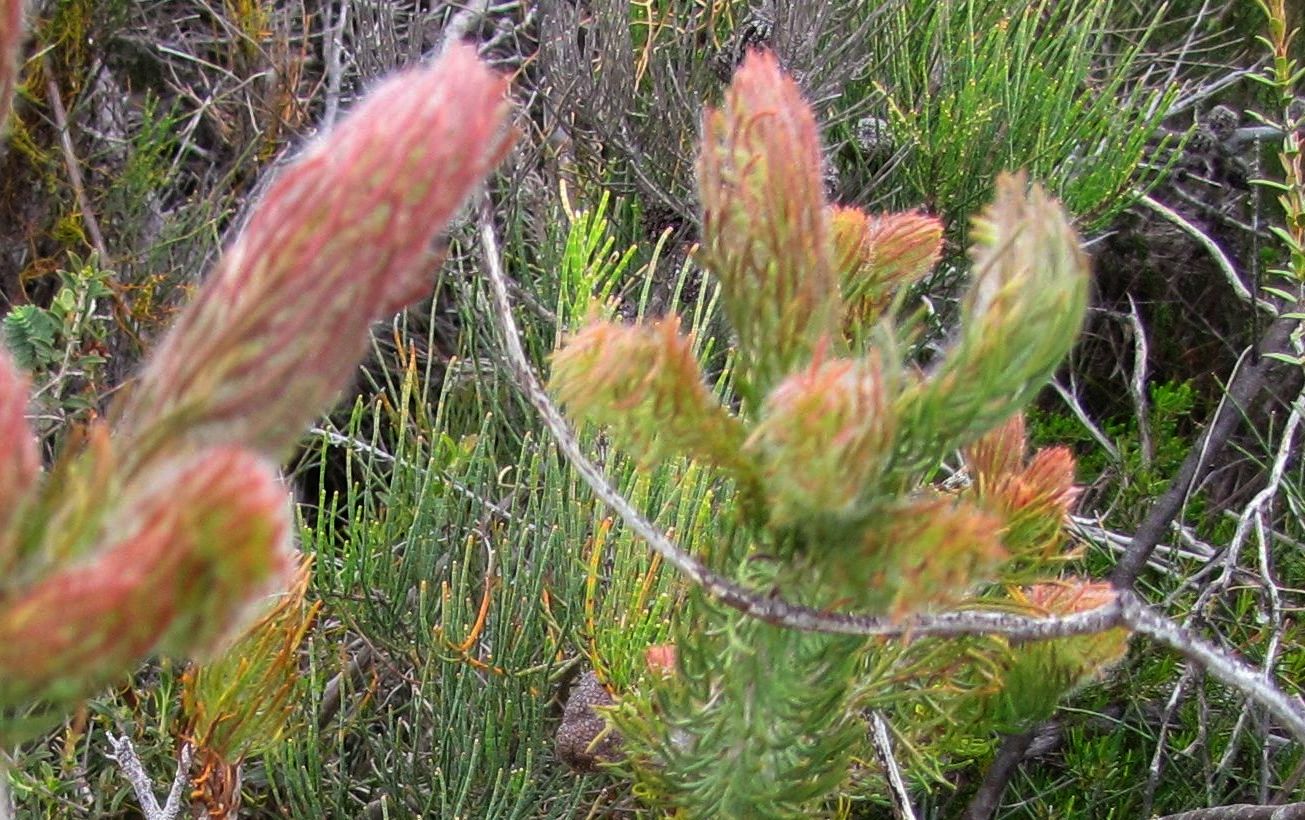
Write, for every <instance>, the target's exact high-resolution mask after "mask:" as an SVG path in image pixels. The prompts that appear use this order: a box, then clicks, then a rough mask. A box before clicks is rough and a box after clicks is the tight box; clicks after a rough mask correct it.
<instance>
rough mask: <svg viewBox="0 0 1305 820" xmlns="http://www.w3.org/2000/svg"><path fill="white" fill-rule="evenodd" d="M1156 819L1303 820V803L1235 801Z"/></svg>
mask: <svg viewBox="0 0 1305 820" xmlns="http://www.w3.org/2000/svg"><path fill="white" fill-rule="evenodd" d="M1156 820H1305V803H1290V804H1288V805H1285V806H1257V805H1255V804H1253V803H1236V804H1234V805H1231V806H1215V807H1214V808H1209V809H1195V810H1193V811H1184V812H1179V813H1178V814H1166V815H1165V816H1164V817H1158V818H1156Z"/></svg>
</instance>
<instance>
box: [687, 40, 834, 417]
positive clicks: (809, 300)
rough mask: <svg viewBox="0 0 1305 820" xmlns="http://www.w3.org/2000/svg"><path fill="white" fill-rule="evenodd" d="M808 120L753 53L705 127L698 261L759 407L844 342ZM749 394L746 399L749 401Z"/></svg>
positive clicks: (772, 65) (789, 86)
mask: <svg viewBox="0 0 1305 820" xmlns="http://www.w3.org/2000/svg"><path fill="white" fill-rule="evenodd" d="M820 168H821V166H820V138H819V132H818V131H817V129H816V121H815V117H814V115H813V114H812V113H811V108H810V106H808V105H807V104H806V102H805V101H803V99H802V95H801V92H800V91H799V90H798V87H797V84H796V83H794V82H793V80H791V79H790V78H788V77H786V76H784V74H783V72H781V71H780V68H779V63H778V61H776V59H775V56H774V55H773V54H770V53H769V52H762V51H754V52H752V53H750V54H749V55H748V56H747V58H746V59H745V60H744V61H743V65H742V67H740V68H739V70H738V73H736V74H735V75H734V81H733V82H732V83H731V84H730V87H729V90H728V91H727V92H726V94H725V105H724V107H723V108H722V109H720V110H718V111H710V110H709V111H708V112H707V113H706V115H705V116H704V118H703V137H702V155H701V158H700V160H699V162H698V189H699V195H700V198H701V200H702V255H703V260H704V262H705V263H706V264H707V266H708V267H709V268H710V269H711V271H712V273H714V274H715V275H716V277H717V278H718V279H719V280H720V282H721V286H722V288H723V293H724V305H725V310H726V312H727V314H728V315H729V318H730V322H731V323H732V324H733V325H734V329H735V330H736V331H737V332H738V336H739V345H740V348H741V350H742V353H743V356H742V357H741V362H740V367H741V375H742V377H743V379H744V382H745V383H744V384H743V385H742V386H741V387H742V388H743V390H744V392H745V398H747V399H748V400H749V401H750V402H759V400H760V397H761V395H763V394H764V393H765V392H766V391H767V390H768V389H769V388H770V387H772V386H773V385H774V383H775V382H777V381H778V380H779V379H780V378H782V377H783V375H784V374H785V373H788V372H789V371H791V370H792V369H793V368H794V367H797V366H801V365H802V364H804V363H805V361H806V360H808V359H809V358H810V356H811V355H812V354H813V353H814V351H815V349H816V347H817V346H818V345H819V344H820V343H821V341H820V340H821V339H822V338H831V337H833V336H834V335H835V334H836V332H837V322H838V281H837V279H836V278H835V275H834V270H833V260H832V254H833V245H832V239H831V235H830V226H829V219H830V216H829V213H828V210H827V209H826V207H825V195H824V185H823V178H822V175H821V170H820ZM747 394H750V395H747Z"/></svg>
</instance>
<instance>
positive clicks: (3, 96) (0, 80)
mask: <svg viewBox="0 0 1305 820" xmlns="http://www.w3.org/2000/svg"><path fill="white" fill-rule="evenodd" d="M22 44H23V0H0V134H3V133H4V131H5V120H7V119H8V118H9V107H10V105H11V104H12V102H13V98H14V86H15V85H17V82H18V80H17V77H18V54H19V47H20V46H21V45H22Z"/></svg>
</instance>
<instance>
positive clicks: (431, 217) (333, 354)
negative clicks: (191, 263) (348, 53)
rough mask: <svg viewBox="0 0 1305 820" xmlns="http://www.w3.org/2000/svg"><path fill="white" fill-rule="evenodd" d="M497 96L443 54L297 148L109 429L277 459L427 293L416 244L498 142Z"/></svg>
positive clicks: (499, 86) (462, 52)
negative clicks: (373, 329) (381, 334)
mask: <svg viewBox="0 0 1305 820" xmlns="http://www.w3.org/2000/svg"><path fill="white" fill-rule="evenodd" d="M505 86H506V81H505V80H504V79H503V78H501V77H499V76H497V75H496V74H495V73H493V72H492V71H490V70H489V69H488V68H487V67H486V66H484V65H483V64H482V63H481V62H480V61H479V60H478V59H477V58H476V56H475V52H474V50H473V49H471V48H470V47H464V46H459V47H455V48H453V49H450V50H449V51H448V52H447V53H446V54H445V56H444V57H442V58H441V59H440V60H439V61H438V62H436V63H435V64H434V65H433V66H431V67H429V68H422V69H418V70H415V71H409V72H406V73H403V74H400V75H399V76H396V77H394V78H392V79H390V80H388V81H387V82H385V83H383V84H382V85H380V86H379V87H378V88H376V89H375V90H374V91H373V92H372V93H371V94H370V95H368V97H367V99H366V100H365V101H363V102H362V103H360V104H359V105H358V106H357V108H355V109H354V110H353V112H352V113H351V114H350V115H349V116H348V117H347V118H346V119H345V120H344V121H343V122H342V123H341V124H340V125H339V126H338V127H337V128H335V129H334V130H333V131H331V132H330V133H329V134H327V135H326V136H325V137H323V138H322V139H319V140H318V141H317V142H316V143H314V144H313V145H311V146H310V147H309V148H308V150H307V151H305V152H304V154H303V155H302V156H301V157H300V158H299V159H298V161H297V162H295V163H294V165H292V166H291V167H290V168H288V169H287V170H286V171H285V172H284V173H283V174H282V175H281V177H280V178H279V179H278V180H277V181H276V182H275V183H273V185H272V187H271V188H270V189H269V191H268V192H267V195H266V196H265V198H264V199H263V201H262V203H261V204H260V205H259V206H258V208H257V210H256V211H255V213H254V215H253V217H252V218H251V220H250V222H249V224H248V226H247V227H246V228H245V230H244V231H243V233H242V234H241V235H240V237H239V238H238V239H237V240H236V242H235V244H234V245H232V247H231V248H230V249H228V251H227V252H226V254H225V255H224V256H223V257H222V259H221V261H220V262H219V263H218V266H217V268H216V269H215V270H214V271H213V272H212V274H211V275H210V276H209V278H208V280H207V281H206V282H205V284H204V287H203V289H202V290H201V292H200V294H199V296H198V298H197V300H196V302H195V304H193V305H191V306H190V308H189V309H187V310H186V311H185V312H184V313H183V314H182V316H181V318H180V320H179V321H178V322H177V324H176V325H175V326H174V327H173V328H172V330H171V332H170V333H169V334H168V336H167V337H166V338H165V339H164V341H163V342H162V344H161V345H160V346H159V349H158V351H157V353H156V355H155V356H154V358H153V360H152V361H151V363H150V365H149V366H148V368H147V369H146V370H145V372H144V374H143V375H142V377H141V382H140V384H139V385H138V388H137V390H136V391H135V394H134V396H133V397H132V399H131V400H130V401H129V403H128V406H127V407H126V409H125V410H124V412H123V414H122V417H121V418H122V425H121V427H120V430H119V432H121V433H125V434H127V435H128V436H129V437H131V438H132V439H133V443H134V444H135V445H136V449H137V452H139V451H140V450H141V449H142V448H143V449H144V451H145V452H146V453H147V454H149V453H153V452H155V451H156V450H157V448H159V447H160V446H165V445H166V444H167V443H168V442H170V441H172V440H174V439H177V438H180V437H184V438H185V439H186V440H188V441H190V442H192V443H196V442H197V443H201V444H213V443H219V442H234V443H240V444H243V445H247V446H249V447H252V448H253V449H255V450H258V451H259V452H262V453H265V454H268V455H270V456H273V457H278V458H279V457H281V456H283V455H284V453H285V451H286V450H287V449H288V448H289V447H290V446H291V445H292V444H293V443H294V441H295V439H296V438H297V437H298V435H299V434H300V432H301V430H302V429H303V428H304V427H305V426H306V425H307V424H308V423H309V421H310V420H311V419H312V418H313V417H314V416H315V415H316V414H318V413H320V412H321V411H322V410H324V409H325V408H326V407H327V406H328V405H329V403H330V402H331V400H332V399H333V398H334V397H335V395H336V394H337V393H338V392H339V391H340V390H341V389H342V388H343V387H345V386H346V385H347V384H348V382H349V380H350V379H351V378H352V377H353V374H354V371H355V368H356V367H357V365H358V363H359V361H360V360H361V359H362V357H363V354H364V353H365V350H366V344H367V331H368V327H369V326H370V325H371V323H372V322H374V321H376V320H378V319H380V318H383V317H385V316H388V315H390V314H392V313H393V312H394V311H396V310H398V309H399V308H401V307H403V306H404V305H406V304H408V303H410V302H412V301H413V300H415V299H417V298H418V297H420V296H421V295H423V294H424V293H425V292H426V291H427V290H428V288H429V285H430V282H431V279H432V276H433V269H434V264H435V260H436V254H435V253H434V252H433V250H432V239H433V238H434V237H435V235H436V234H437V233H438V232H439V231H441V230H442V229H443V228H444V227H445V225H447V223H448V221H449V220H450V219H451V218H452V216H453V215H454V213H455V212H456V210H457V209H458V207H459V206H460V205H461V203H462V202H463V200H464V199H465V198H466V197H467V195H468V193H469V192H470V191H471V190H472V188H473V187H474V186H475V185H477V184H478V183H479V182H480V181H481V180H482V179H484V177H485V176H486V174H488V173H489V172H490V170H491V169H492V168H493V167H494V166H495V165H496V164H497V163H498V161H499V160H500V159H501V158H502V156H503V153H504V152H505V150H506V149H507V147H508V145H509V143H510V134H509V132H508V131H507V130H506V129H505V126H504V117H505V113H506V103H505V99H504V90H505ZM124 449H129V448H124Z"/></svg>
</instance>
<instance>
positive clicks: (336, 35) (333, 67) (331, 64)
mask: <svg viewBox="0 0 1305 820" xmlns="http://www.w3.org/2000/svg"><path fill="white" fill-rule="evenodd" d="M351 5H353V3H352V2H351V0H340V13H339V16H338V17H336V18H335V19H334V20H332V19H331V4H330V3H327V4H326V31H325V32H324V33H323V34H324V39H325V44H324V48H325V51H326V92H325V94H324V95H323V97H324V100H325V103H324V106H323V108H322V124H321V130H322V131H323V132H325V131H327V130H328V129H330V127H331V126H333V125H335V118H336V117H337V116H338V115H339V113H340V87H341V84H342V78H343V76H344V66H343V59H342V58H343V55H344V26H345V23H346V21H347V20H348V19H349V7H350V6H351Z"/></svg>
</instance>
